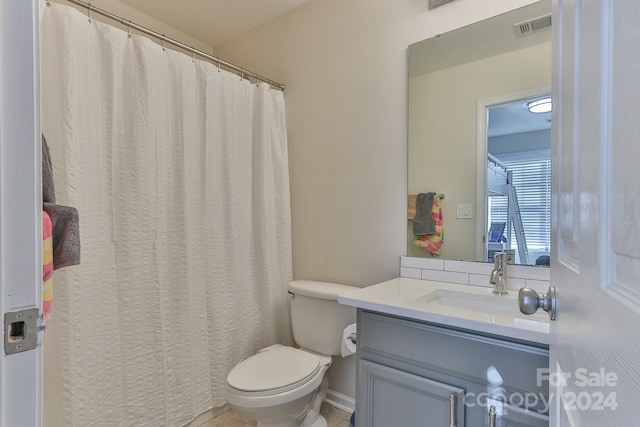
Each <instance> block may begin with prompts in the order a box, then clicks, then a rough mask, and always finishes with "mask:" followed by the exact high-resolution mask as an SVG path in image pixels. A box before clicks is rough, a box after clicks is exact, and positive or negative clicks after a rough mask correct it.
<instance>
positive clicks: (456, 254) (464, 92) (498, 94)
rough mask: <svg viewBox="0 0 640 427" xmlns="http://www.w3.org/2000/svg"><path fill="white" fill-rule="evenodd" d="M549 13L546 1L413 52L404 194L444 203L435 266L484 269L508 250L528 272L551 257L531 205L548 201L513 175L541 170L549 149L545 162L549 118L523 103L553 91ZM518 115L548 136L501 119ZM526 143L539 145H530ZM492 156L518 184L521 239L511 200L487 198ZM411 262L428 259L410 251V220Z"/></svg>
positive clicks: (416, 46)
mask: <svg viewBox="0 0 640 427" xmlns="http://www.w3.org/2000/svg"><path fill="white" fill-rule="evenodd" d="M550 13H551V1H550V0H543V1H540V2H536V3H533V4H531V5H529V6H526V7H523V8H520V9H516V10H513V11H511V12H508V13H506V14H503V15H499V16H496V17H493V18H490V19H487V20H485V21H481V22H478V23H476V24H473V25H470V26H467V27H464V28H460V29H458V30H454V31H451V32H449V33H445V34H442V35H440V36H438V37H434V38H431V39H428V40H424V41H422V42H418V43H415V44H413V45H411V46H409V85H408V86H409V123H408V134H409V138H408V167H409V176H408V193H409V195H410V196H412V195H416V194H420V193H429V192H434V193H437V194H440V193H444V194H446V198H445V199H444V200H443V201H441V203H440V207H441V212H442V215H443V227H444V239H443V241H444V243H443V245H442V247H441V248H440V257H441V258H446V259H458V260H475V261H490V260H491V255H492V253H493V252H494V251H496V250H499V249H510V248H512V249H516V253H517V256H516V258H517V261H518V262H519V263H522V264H525V263H526V264H531V265H533V264H536V261H537V260H538V259H539V258H540V257H544V256H546V255H548V254H549V250H550V248H549V236H550V232H549V230H548V224H547V222H546V219H544V220H543V219H541V218H542V217H545V215H547V216H549V217H550V210H549V211H548V212H547V211H546V210H545V209H537V211H536V209H533V207H531V204H533V203H535V202H534V200H535V197H546V196H529V193H528V191H529V188H528V187H530V186H531V183H530V182H529V178H528V177H527V175H526V174H527V173H528V172H517V173H516V169H517V168H519V169H523V168H525V166H524V165H525V164H526V163H527V162H528V161H542V160H540V159H538V158H537V157H536V156H538V157H540V158H541V156H543V153H544V152H545V150H546V153H547V154H546V155H547V157H548V151H549V147H548V138H547V139H546V142H544V143H543V142H542V140H543V139H544V138H542V135H543V134H546V135H547V136H548V135H549V134H550V132H549V126H550V117H549V114H548V113H547V114H546V116H545V115H540V114H534V113H530V112H529V111H528V110H527V109H526V103H527V102H530V101H531V100H537V99H539V98H542V97H543V95H544V94H545V93H548V92H550V85H551V31H550V28H549V25H550V16H549V15H550ZM523 23H525V24H523ZM523 30H524V33H525V34H522V33H523ZM513 103H515V104H516V105H510V104H513ZM502 104H505V105H502ZM517 109H520V110H519V112H520V113H522V115H523V116H524V117H525V118H526V117H527V115H528V116H529V117H528V118H529V119H535V120H536V121H537V122H538V124H537V125H535V126H540V123H543V124H544V126H546V127H537V128H532V127H531V126H533V125H531V124H523V125H522V126H525V127H522V128H520V129H516V128H515V127H514V126H515V125H516V123H515V119H513V118H511V116H509V115H506V116H505V113H506V112H508V111H507V110H517ZM525 113H526V115H525ZM527 126H528V127H529V128H527ZM532 141H533V143H534V144H537V145H528V144H529V143H530V142H532ZM544 144H547V145H546V146H544ZM545 147H546V148H545ZM522 153H528V154H522ZM490 154H491V155H492V156H496V157H497V163H500V164H501V166H504V168H503V169H506V170H505V174H506V173H507V172H508V171H509V170H510V171H511V175H516V176H522V177H523V178H518V179H523V180H524V181H518V184H517V185H516V183H515V181H516V178H515V177H514V178H513V179H514V182H513V183H512V184H513V186H514V187H515V189H516V194H517V196H518V197H520V198H521V199H522V200H520V201H519V208H520V211H519V212H520V213H519V217H520V219H521V220H522V225H523V228H522V230H524V231H523V233H524V236H525V239H526V240H525V239H520V242H519V241H518V239H517V238H516V236H517V235H518V229H519V223H518V222H514V218H517V217H518V215H515V214H509V212H510V211H509V204H508V203H506V201H507V200H508V199H509V197H508V196H506V195H503V196H497V195H490V193H489V187H488V186H487V184H488V179H487V178H488V177H489V175H490V171H489V168H490V165H489V162H488V158H489V155H490ZM527 156H528V157H527ZM527 159H528V160H527ZM536 159H537V160H536ZM547 163H549V162H547ZM516 165H519V166H516ZM494 166H496V164H495V163H494ZM519 169H518V170H519ZM525 169H526V168H525ZM518 174H520V175H518ZM546 178H547V179H548V178H550V177H549V175H547V176H546ZM505 190H506V189H505ZM525 191H527V194H525ZM521 193H522V195H521ZM490 196H491V197H490ZM500 197H502V198H501V199H500ZM410 199H411V197H410ZM413 199H414V200H415V198H413ZM511 199H513V197H511ZM525 199H526V200H525ZM525 201H526V209H525ZM545 203H546V202H545ZM512 206H515V205H514V204H513V203H512ZM540 206H542V202H540V203H539V204H538V205H536V206H535V207H536V208H539V207H540ZM525 211H527V212H526V215H525ZM543 211H544V212H543ZM492 223H498V224H495V226H496V227H497V229H496V230H494V231H500V230H499V229H500V225H501V223H504V225H505V227H504V231H503V232H502V236H494V237H495V239H494V240H496V241H493V242H492V241H490V240H492V234H491V231H492V230H491V228H492ZM507 223H509V224H510V225H509V226H507ZM514 224H515V225H514ZM521 234H522V233H521ZM523 251H524V252H523ZM407 255H408V256H413V257H416V256H417V257H431V256H432V254H431V253H429V252H428V251H427V250H425V249H423V248H422V247H419V246H417V245H414V235H413V220H412V217H411V215H409V216H408V227H407ZM540 261H541V262H543V261H544V258H541V259H540Z"/></svg>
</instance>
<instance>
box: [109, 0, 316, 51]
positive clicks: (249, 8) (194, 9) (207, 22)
mask: <svg viewBox="0 0 640 427" xmlns="http://www.w3.org/2000/svg"><path fill="white" fill-rule="evenodd" d="M120 1H121V2H122V3H124V4H127V5H129V6H131V7H132V8H134V9H137V10H138V11H140V12H142V13H144V14H145V15H148V16H150V17H152V18H155V19H157V20H158V21H161V22H163V23H165V24H167V25H169V26H171V27H173V28H175V29H177V30H180V31H181V32H183V33H185V34H188V35H189V36H191V37H193V38H195V39H196V40H199V41H201V42H204V43H206V44H208V45H210V46H212V47H215V46H218V45H219V44H221V43H224V42H225V41H227V40H230V39H232V38H234V37H236V36H239V35H240V34H242V33H245V32H247V31H250V30H252V29H254V28H257V27H259V26H260V25H262V24H264V23H266V22H268V21H271V20H272V19H274V18H277V17H278V16H281V15H284V14H285V13H287V12H289V11H290V10H292V9H294V8H296V7H298V6H300V5H301V4H303V3H306V2H307V1H308V0H268V1H265V0H120Z"/></svg>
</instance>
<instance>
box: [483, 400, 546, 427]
mask: <svg viewBox="0 0 640 427" xmlns="http://www.w3.org/2000/svg"><path fill="white" fill-rule="evenodd" d="M498 412H501V413H499V414H498V416H497V417H496V421H495V427H548V426H549V416H547V415H544V414H541V413H539V412H534V411H527V410H525V409H523V408H520V407H518V406H513V405H508V404H503V406H502V409H501V410H499V411H498ZM486 426H487V427H494V426H492V425H491V422H490V421H489V422H488V423H487V424H486Z"/></svg>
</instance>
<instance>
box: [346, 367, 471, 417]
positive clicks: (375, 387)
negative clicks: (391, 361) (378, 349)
mask: <svg viewBox="0 0 640 427" xmlns="http://www.w3.org/2000/svg"><path fill="white" fill-rule="evenodd" d="M358 377H359V378H360V380H359V383H358V388H359V389H358V392H357V393H358V398H359V399H362V402H360V403H359V404H358V408H362V410H360V409H359V410H358V411H357V415H356V422H357V426H358V427H390V426H402V427H429V426H442V427H447V426H464V425H465V423H464V405H463V402H464V393H465V390H464V389H462V388H459V387H455V386H452V385H450V384H445V383H442V382H438V381H434V380H431V379H428V378H424V377H421V376H418V375H414V374H410V373H408V372H405V371H401V370H399V369H395V368H391V367H388V366H384V365H380V364H378V363H374V362H370V361H368V360H359V361H358ZM452 417H453V420H452V419H451V418H452Z"/></svg>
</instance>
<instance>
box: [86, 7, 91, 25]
mask: <svg viewBox="0 0 640 427" xmlns="http://www.w3.org/2000/svg"><path fill="white" fill-rule="evenodd" d="M87 16H88V17H89V24H91V3H89V6H88V9H87Z"/></svg>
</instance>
